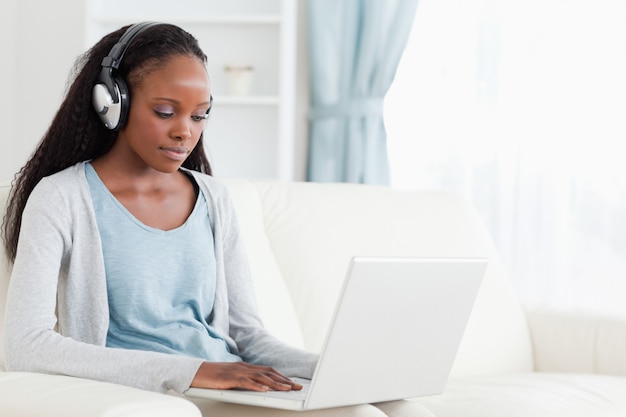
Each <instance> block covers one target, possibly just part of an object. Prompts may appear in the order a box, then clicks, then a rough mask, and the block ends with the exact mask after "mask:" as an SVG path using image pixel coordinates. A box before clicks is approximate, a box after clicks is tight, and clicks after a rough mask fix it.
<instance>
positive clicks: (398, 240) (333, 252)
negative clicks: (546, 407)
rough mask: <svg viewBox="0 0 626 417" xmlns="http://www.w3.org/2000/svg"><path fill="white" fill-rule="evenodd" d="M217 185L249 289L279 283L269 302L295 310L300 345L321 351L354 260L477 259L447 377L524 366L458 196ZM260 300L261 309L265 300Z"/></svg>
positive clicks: (477, 228)
mask: <svg viewBox="0 0 626 417" xmlns="http://www.w3.org/2000/svg"><path fill="white" fill-rule="evenodd" d="M225 182H226V184H227V187H228V188H229V190H230V192H231V195H232V196H233V199H234V200H235V205H236V207H237V212H238V214H239V217H240V222H241V223H242V228H243V233H244V239H245V241H246V245H247V250H248V254H249V256H250V258H251V264H252V269H253V275H254V279H255V283H256V284H255V285H256V286H257V292H259V291H263V290H264V286H265V285H267V284H268V283H270V282H271V284H269V285H272V286H274V285H279V284H280V283H281V282H282V284H283V285H284V286H285V288H284V289H281V291H280V293H279V295H278V297H277V299H276V302H275V305H278V306H280V307H279V308H280V309H283V308H284V309H285V311H284V313H285V314H289V313H290V312H291V309H292V308H293V309H294V310H295V314H296V315H297V318H298V322H299V325H300V329H301V331H302V336H303V339H304V345H305V347H306V348H308V349H311V350H319V349H320V348H321V345H322V343H323V340H324V335H325V333H326V328H327V326H328V324H329V322H330V319H331V315H332V312H333V309H334V306H335V301H336V299H337V297H338V294H339V291H340V287H341V284H342V281H343V278H344V276H345V273H346V270H347V267H348V263H349V261H350V258H351V257H352V256H356V255H361V256H367V255H371V256H385V255H388V256H423V257H441V256H461V257H463V256H480V257H486V258H487V259H488V261H489V265H488V267H487V272H486V276H485V279H484V281H483V285H482V287H481V290H480V292H479V295H478V298H477V300H476V303H475V307H474V310H473V313H472V316H471V318H470V322H469V324H468V327H467V329H466V332H465V335H464V338H463V342H462V345H461V348H460V350H459V353H458V355H457V359H456V362H455V365H454V367H453V371H452V376H453V377H463V376H470V375H481V374H490V373H501V372H525V371H530V370H531V369H532V366H533V365H532V362H533V360H532V349H531V341H530V336H529V333H528V328H527V323H526V320H525V317H524V314H523V311H522V309H521V307H520V305H519V304H518V302H517V300H516V299H515V297H514V295H513V292H512V289H511V287H510V285H509V283H508V280H507V277H506V274H505V272H504V269H503V266H502V264H501V262H500V260H499V257H498V255H497V253H496V251H495V248H494V246H493V244H492V242H491V239H490V237H489V235H488V233H487V231H486V228H485V226H484V224H483V223H482V221H481V219H480V218H479V216H478V214H477V212H476V211H475V210H474V209H473V207H472V206H471V205H469V204H468V203H467V202H466V201H464V200H463V199H461V198H458V197H456V196H454V195H451V194H448V193H443V192H427V191H424V192H408V191H400V190H393V189H391V188H388V187H375V186H364V185H356V184H319V183H317V184H316V183H297V182H296V183H294V182H292V183H287V182H263V181H256V182H249V181H243V180H231V181H225ZM259 211H260V212H259ZM250 218H254V222H250V221H249V220H250ZM259 257H261V258H263V259H262V260H260V259H257V258H259ZM270 258H273V259H270ZM264 262H265V263H269V264H271V265H272V266H271V268H266V267H265V266H264V265H263V263H264ZM276 273H278V274H280V279H278V280H277V279H276V277H275V276H274V274H276ZM270 275H272V276H270ZM285 291H286V292H288V294H289V299H290V300H287V301H285V300H284V299H283V295H284V292H285ZM268 295H269V294H262V295H260V298H261V302H268V303H269V302H271V301H270V300H271V298H268V299H266V300H264V298H265V297H266V296H268ZM270 296H271V295H270ZM408 320H410V318H409V319H408ZM277 327H280V326H277ZM389 342H390V346H393V341H389Z"/></svg>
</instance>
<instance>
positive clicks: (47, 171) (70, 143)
mask: <svg viewBox="0 0 626 417" xmlns="http://www.w3.org/2000/svg"><path fill="white" fill-rule="evenodd" d="M127 28H128V26H125V27H123V28H120V29H118V30H116V31H115V32H112V33H110V34H108V35H106V36H104V37H103V38H102V39H101V40H100V41H99V42H98V43H97V44H95V45H94V46H93V47H92V48H91V49H90V50H89V51H87V52H86V53H85V54H83V55H82V56H80V57H79V58H78V60H77V61H76V63H75V65H74V69H73V71H72V74H71V76H73V82H72V83H71V85H70V87H69V89H68V91H67V94H66V96H65V99H64V100H63V102H62V103H61V106H60V107H59V110H58V111H57V113H56V115H55V116H54V118H53V120H52V123H51V124H50V127H49V128H48V130H47V132H46V133H45V134H44V136H43V138H42V140H41V142H40V143H39V145H38V146H37V148H36V149H35V151H34V153H33V154H32V156H31V157H30V159H29V161H28V162H27V163H26V165H24V167H23V168H22V169H21V170H20V171H19V172H18V173H17V174H16V175H15V178H14V180H13V184H12V187H11V193H10V196H9V201H8V204H7V211H6V215H5V217H4V221H3V224H2V232H3V237H4V245H5V249H6V251H7V256H8V257H9V259H10V260H12V261H13V260H15V255H16V252H17V240H18V237H19V232H20V228H21V223H22V212H23V211H24V207H25V206H26V201H27V200H28V197H29V196H30V193H31V192H32V191H33V189H34V188H35V186H36V185H37V183H39V181H40V180H41V179H42V178H44V177H46V176H48V175H52V174H54V173H56V172H59V171H61V170H63V169H65V168H67V167H70V166H72V165H74V164H76V163H78V162H82V161H87V160H91V159H95V158H97V157H99V156H101V155H104V154H105V153H107V152H108V151H109V150H110V149H111V147H112V146H113V144H114V142H115V139H116V138H117V132H115V131H111V130H108V129H107V128H106V127H105V126H104V125H103V124H102V122H101V121H100V119H99V117H98V115H97V114H96V112H95V110H93V107H92V104H91V95H92V94H91V93H92V88H93V86H94V84H95V83H96V80H97V79H98V74H99V73H100V69H101V62H102V59H103V58H104V57H105V56H107V54H108V53H109V51H110V50H111V48H112V47H113V46H114V45H115V44H116V43H117V41H118V40H119V39H120V37H121V36H122V34H123V33H124V32H125V31H126V29H127ZM178 55H189V56H195V57H197V58H198V59H200V60H201V61H202V62H203V63H205V64H206V61H207V57H206V55H205V54H204V52H203V51H202V49H201V48H200V46H199V45H198V41H197V40H196V39H195V38H194V37H193V36H192V35H191V34H189V33H187V32H185V31H184V30H182V29H181V28H179V27H177V26H174V25H170V24H159V25H155V26H152V27H150V28H147V29H145V30H144V31H143V32H141V33H140V34H139V35H137V36H136V37H135V38H134V39H133V40H132V41H131V43H130V45H129V46H128V50H127V51H126V53H125V55H124V58H123V60H122V63H121V65H120V68H119V70H118V72H117V74H118V75H119V76H121V77H122V78H123V79H124V80H126V84H127V86H128V90H129V95H130V97H131V103H132V91H133V86H136V85H138V84H139V83H140V82H141V81H142V80H143V78H144V77H145V76H146V75H148V74H149V73H151V72H152V71H154V70H157V69H159V68H160V67H162V66H163V65H165V64H166V63H167V62H168V60H169V59H170V58H172V57H173V56H178ZM183 167H185V168H188V169H191V170H195V171H200V172H204V173H206V174H209V175H211V166H210V164H209V161H208V158H207V156H206V154H205V152H204V146H203V140H202V136H200V141H199V142H198V144H197V145H196V147H195V149H194V150H193V152H191V154H190V155H189V157H188V158H187V159H186V160H185V162H184V163H183Z"/></svg>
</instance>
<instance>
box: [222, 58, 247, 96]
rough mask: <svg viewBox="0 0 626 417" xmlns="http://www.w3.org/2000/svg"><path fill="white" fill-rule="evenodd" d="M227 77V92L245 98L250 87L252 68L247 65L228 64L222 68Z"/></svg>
mask: <svg viewBox="0 0 626 417" xmlns="http://www.w3.org/2000/svg"><path fill="white" fill-rule="evenodd" d="M224 71H226V75H227V77H228V92H229V94H230V95H233V96H247V95H248V94H250V87H251V86H252V76H253V75H254V67H253V66H252V65H248V64H228V65H226V66H225V67H224Z"/></svg>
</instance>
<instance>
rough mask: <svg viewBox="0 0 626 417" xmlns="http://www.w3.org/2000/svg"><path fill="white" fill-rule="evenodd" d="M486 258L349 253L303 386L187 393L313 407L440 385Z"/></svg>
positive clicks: (432, 390)
mask: <svg viewBox="0 0 626 417" xmlns="http://www.w3.org/2000/svg"><path fill="white" fill-rule="evenodd" d="M486 266H487V262H486V260H485V259H483V258H363V257H357V258H353V259H352V261H351V263H350V267H349V269H348V273H347V275H346V278H345V282H344V285H343V289H342V292H341V295H340V297H339V300H338V302H337V306H336V308H335V313H334V316H333V320H332V322H331V325H330V327H329V330H328V333H327V335H326V341H325V343H324V346H323V349H322V351H321V354H320V359H319V362H318V364H317V368H316V370H315V373H314V375H313V378H312V379H311V380H310V381H308V380H302V379H296V380H297V381H298V382H300V383H302V384H303V385H304V388H303V389H302V391H289V392H278V391H270V392H263V393H258V392H252V391H244V390H213V389H203V388H190V389H189V390H187V391H186V392H185V394H186V395H188V396H190V397H200V398H211V399H216V400H221V401H227V402H234V403H239V404H248V405H257V406H264V407H272V408H280V409H289V410H311V409H319V408H328V407H340V406H347V405H354V404H368V403H376V402H382V401H391V400H398V399H405V398H412V397H418V396H424V395H433V394H439V393H441V392H442V391H443V389H444V387H445V384H446V382H447V379H448V375H449V373H450V369H451V367H452V363H453V361H454V358H455V356H456V352H457V350H458V347H459V344H460V342H461V338H462V336H463V332H464V330H465V326H466V324H467V320H468V318H469V316H470V313H471V311H472V306H473V304H474V299H475V298H476V294H477V293H478V289H479V287H480V283H481V281H482V278H483V275H484V272H485V269H486Z"/></svg>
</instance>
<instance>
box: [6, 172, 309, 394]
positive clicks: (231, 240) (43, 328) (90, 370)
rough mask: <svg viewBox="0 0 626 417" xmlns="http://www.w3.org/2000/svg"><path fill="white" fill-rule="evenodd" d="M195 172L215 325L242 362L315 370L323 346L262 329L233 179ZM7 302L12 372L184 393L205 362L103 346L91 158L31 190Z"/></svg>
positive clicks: (103, 296)
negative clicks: (205, 211)
mask: <svg viewBox="0 0 626 417" xmlns="http://www.w3.org/2000/svg"><path fill="white" fill-rule="evenodd" d="M193 175H194V177H195V179H196V180H197V182H198V184H199V186H200V189H201V190H202V192H203V193H204V194H205V196H206V198H207V204H208V205H209V213H210V214H211V225H212V227H213V232H214V238H215V257H216V262H217V283H216V295H215V307H214V310H213V313H212V317H211V318H210V319H211V324H212V326H214V328H215V329H216V330H217V331H218V332H219V333H220V335H221V336H222V337H224V338H225V339H226V342H227V343H228V345H229V347H230V348H231V350H232V352H233V353H235V354H238V355H239V356H240V357H242V358H243V360H244V361H246V362H250V363H254V364H260V365H267V366H272V367H274V368H276V369H278V370H280V371H282V372H284V373H285V374H287V375H290V376H301V377H308V378H310V377H311V375H312V373H313V370H314V367H315V364H316V361H317V355H316V354H313V353H309V352H305V351H303V350H300V349H296V348H293V347H291V346H288V345H286V344H284V343H282V342H281V341H279V340H277V339H276V338H275V337H273V336H272V335H271V334H269V333H268V332H267V331H266V330H265V329H264V328H263V325H262V323H261V320H260V318H259V316H258V312H257V308H256V300H255V296H254V292H253V288H252V281H251V277H250V271H249V267H248V263H247V259H246V255H245V250H244V247H243V242H242V239H241V236H240V233H239V226H238V223H237V219H236V215H235V209H234V206H233V204H232V202H231V200H230V198H229V196H228V194H227V190H226V188H225V187H224V186H223V185H222V184H221V183H219V182H218V181H217V180H215V179H214V178H212V177H210V176H207V175H203V174H200V173H198V172H193ZM6 309H7V310H6V323H5V362H6V368H7V370H9V371H30V372H43V373H52V374H64V375H71V376H76V377H83V378H90V379H96V380H101V381H108V382H113V383H118V384H123V385H129V386H134V387H138V388H142V389H147V390H153V391H160V392H166V391H168V390H174V391H176V392H183V391H185V390H186V389H187V388H189V385H190V384H191V381H192V379H193V377H194V376H195V374H196V371H197V370H198V368H199V366H200V364H201V363H202V360H201V359H198V358H191V357H185V356H180V355H169V354H163V353H156V352H145V351H134V350H123V349H113V348H107V347H105V342H106V335H107V330H108V327H109V311H108V301H107V291H106V278H105V271H104V261H103V258H102V248H101V242H100V235H99V232H98V228H97V225H96V219H95V214H94V210H93V206H92V201H91V194H90V191H89V186H88V184H87V180H86V178H85V164H84V163H79V164H77V165H74V166H72V167H70V168H67V169H65V170H63V171H61V172H59V173H57V174H54V175H51V176H50V177H47V178H44V179H43V180H41V181H40V183H39V184H38V185H37V186H36V187H35V189H34V190H33V192H32V194H31V195H30V198H29V200H28V203H27V205H26V208H25V210H24V213H23V218H22V228H21V233H20V239H19V244H18V249H17V257H16V259H15V262H14V265H13V271H12V274H11V283H10V285H9V292H8V296H7V302H6Z"/></svg>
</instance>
